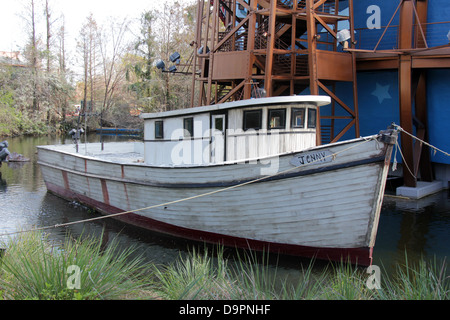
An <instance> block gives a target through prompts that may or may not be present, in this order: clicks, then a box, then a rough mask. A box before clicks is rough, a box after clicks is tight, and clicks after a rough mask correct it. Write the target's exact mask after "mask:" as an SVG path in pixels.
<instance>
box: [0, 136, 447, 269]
mask: <svg viewBox="0 0 450 320" xmlns="http://www.w3.org/2000/svg"><path fill="white" fill-rule="evenodd" d="M98 139H99V138H98V136H96V135H91V136H90V137H89V141H90V142H94V141H98ZM129 139H130V138H127V137H117V136H110V137H106V138H105V140H106V141H122V140H129ZM8 141H9V146H10V147H9V149H10V151H11V152H17V153H20V154H23V155H24V156H25V157H27V158H30V159H31V161H30V162H28V163H9V164H7V163H4V164H3V166H2V167H1V168H0V172H1V179H0V205H1V209H0V234H5V233H10V232H15V231H18V230H28V229H30V228H33V227H45V226H53V225H56V224H62V223H67V222H71V221H77V220H83V219H88V218H91V217H93V216H94V215H95V213H93V212H91V211H90V210H88V209H87V208H85V207H83V206H80V205H79V204H77V203H71V202H68V201H65V200H62V199H60V198H58V197H56V196H54V195H51V194H49V193H47V190H46V187H45V184H44V181H43V179H42V175H41V172H40V169H39V166H38V165H37V163H36V161H37V155H36V146H37V145H46V144H60V143H71V140H70V139H64V138H55V137H38V138H36V137H20V138H10V139H8ZM102 232H103V233H104V239H103V241H104V242H108V241H111V240H112V239H114V238H116V239H117V240H118V241H119V244H120V245H123V246H125V247H128V246H136V247H137V253H139V254H142V255H143V256H144V258H145V259H146V260H147V261H148V262H151V263H155V264H158V265H165V264H168V263H171V262H173V261H175V260H176V259H178V258H179V257H180V255H182V256H184V255H186V254H187V253H188V252H189V250H191V248H192V245H193V244H192V243H189V242H186V241H184V240H180V239H174V238H172V237H166V236H161V235H157V234H153V233H150V232H148V231H144V230H141V229H138V228H136V227H131V226H127V225H124V224H122V223H120V222H117V221H114V220H112V219H104V220H100V221H95V222H89V223H83V224H76V225H72V226H69V227H64V228H55V229H49V230H47V231H46V233H47V234H48V235H49V239H50V240H53V241H58V242H59V241H61V242H62V241H64V239H65V237H66V235H67V234H68V233H70V234H71V235H72V236H75V237H78V236H80V235H81V234H94V235H100V234H101V233H102ZM8 239H9V237H0V242H2V241H3V242H7V241H8ZM449 244H450V194H449V192H447V191H443V192H440V193H438V194H435V195H432V196H429V197H427V198H425V199H422V200H419V201H411V200H402V199H397V198H394V197H386V198H385V201H384V205H383V209H382V212H381V219H380V224H379V229H378V237H377V243H376V246H375V250H374V264H377V265H380V266H381V265H383V266H384V267H385V268H387V269H390V268H392V267H393V266H395V265H396V264H398V263H403V262H404V260H405V252H406V254H407V257H408V261H410V262H411V261H412V262H414V261H415V260H418V259H419V258H420V257H421V256H423V257H425V258H427V259H428V258H429V259H434V258H437V259H438V260H439V261H443V259H444V258H445V257H448V256H450V246H449ZM302 262H305V260H304V259H299V258H297V257H281V258H280V257H276V258H275V259H273V261H270V263H272V264H273V265H272V266H274V265H275V264H277V266H278V271H277V272H279V273H281V274H283V275H287V276H289V275H290V274H295V272H296V271H298V270H299V268H300V265H301V263H302ZM306 263H308V260H306Z"/></svg>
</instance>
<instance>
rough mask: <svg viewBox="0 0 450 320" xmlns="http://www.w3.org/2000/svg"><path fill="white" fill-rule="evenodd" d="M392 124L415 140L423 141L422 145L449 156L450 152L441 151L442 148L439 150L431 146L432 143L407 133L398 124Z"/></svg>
mask: <svg viewBox="0 0 450 320" xmlns="http://www.w3.org/2000/svg"><path fill="white" fill-rule="evenodd" d="M392 125H393V126H394V127H395V128H396V129H397V130H399V131H401V132H404V133H406V134H407V135H408V136H410V137H411V138H413V139H416V140H417V141H419V142H420V143H423V144H424V145H427V146H428V147H430V148H432V149H434V150H435V152H436V151H439V152H442V153H443V154H445V155H446V156H447V157H450V153H448V152H445V151H443V150H441V149H439V148H436V147H435V146H433V145H431V144H429V143H428V142H426V141H423V140H422V139H420V138H418V137H416V136H414V135H413V134H411V133H409V132H408V131H406V130H405V129H403V128H402V127H400V126H398V125H396V124H392Z"/></svg>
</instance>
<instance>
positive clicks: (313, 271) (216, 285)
mask: <svg viewBox="0 0 450 320" xmlns="http://www.w3.org/2000/svg"><path fill="white" fill-rule="evenodd" d="M67 239H68V240H66V241H65V242H64V243H63V244H55V243H52V242H51V241H49V239H48V238H47V237H46V236H45V235H44V234H43V233H40V232H29V233H22V234H20V235H18V236H17V237H16V238H14V239H13V240H11V241H10V242H9V243H8V244H3V245H0V246H3V247H4V248H6V250H5V251H4V252H3V256H2V258H1V261H0V300H184V299H187V300H448V299H449V298H450V276H449V274H448V272H447V268H446V261H445V260H444V261H435V260H434V261H425V260H424V259H422V260H420V261H419V263H417V264H414V265H413V264H411V265H410V264H408V262H407V263H406V264H405V265H399V266H398V267H397V269H396V272H395V274H386V273H385V271H384V270H383V269H382V267H380V269H379V270H378V269H377V268H376V267H374V268H373V269H372V272H371V273H367V271H368V270H367V269H366V268H364V269H363V268H358V267H355V266H351V265H348V264H337V265H327V266H326V267H324V268H320V269H321V270H320V271H319V270H317V268H315V267H314V263H310V264H309V265H307V266H306V267H302V266H301V265H299V268H300V269H301V276H300V277H299V278H298V279H297V280H295V281H292V280H288V278H285V279H283V278H281V279H280V277H278V276H277V275H276V272H275V273H274V272H273V271H270V272H269V268H268V267H267V257H265V255H264V254H262V255H257V254H240V255H239V254H238V255H237V258H236V257H235V258H233V259H229V258H227V257H225V256H224V254H223V253H224V251H223V250H222V249H220V248H219V249H217V250H215V251H214V252H211V251H210V250H197V251H193V252H191V253H190V254H189V255H187V256H186V257H183V258H182V257H180V258H179V259H178V260H176V261H175V262H174V263H172V264H170V265H166V266H162V267H161V266H159V265H155V264H151V263H145V262H144V260H143V259H142V257H140V256H135V255H134V254H133V253H134V249H133V248H132V247H130V248H128V249H125V250H118V246H117V243H116V242H115V241H112V242H110V244H109V245H107V246H106V247H104V246H103V245H102V241H101V239H94V238H89V237H85V238H79V239H73V238H71V237H68V238H67ZM406 261H408V260H407V258H406Z"/></svg>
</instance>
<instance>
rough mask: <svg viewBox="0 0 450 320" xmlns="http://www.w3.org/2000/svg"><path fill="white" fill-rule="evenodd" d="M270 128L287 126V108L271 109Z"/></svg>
mask: <svg viewBox="0 0 450 320" xmlns="http://www.w3.org/2000/svg"><path fill="white" fill-rule="evenodd" d="M268 119H269V125H268V128H269V129H284V128H285V127H286V109H269V118H268Z"/></svg>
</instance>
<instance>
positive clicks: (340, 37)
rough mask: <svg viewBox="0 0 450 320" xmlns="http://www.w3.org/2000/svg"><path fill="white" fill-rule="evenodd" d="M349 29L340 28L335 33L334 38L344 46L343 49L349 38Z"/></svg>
mask: <svg viewBox="0 0 450 320" xmlns="http://www.w3.org/2000/svg"><path fill="white" fill-rule="evenodd" d="M350 38H351V35H350V30H348V29H342V30H341V31H339V32H338V33H337V34H336V39H337V41H339V43H340V44H341V45H342V46H343V47H344V49H348V40H350Z"/></svg>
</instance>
